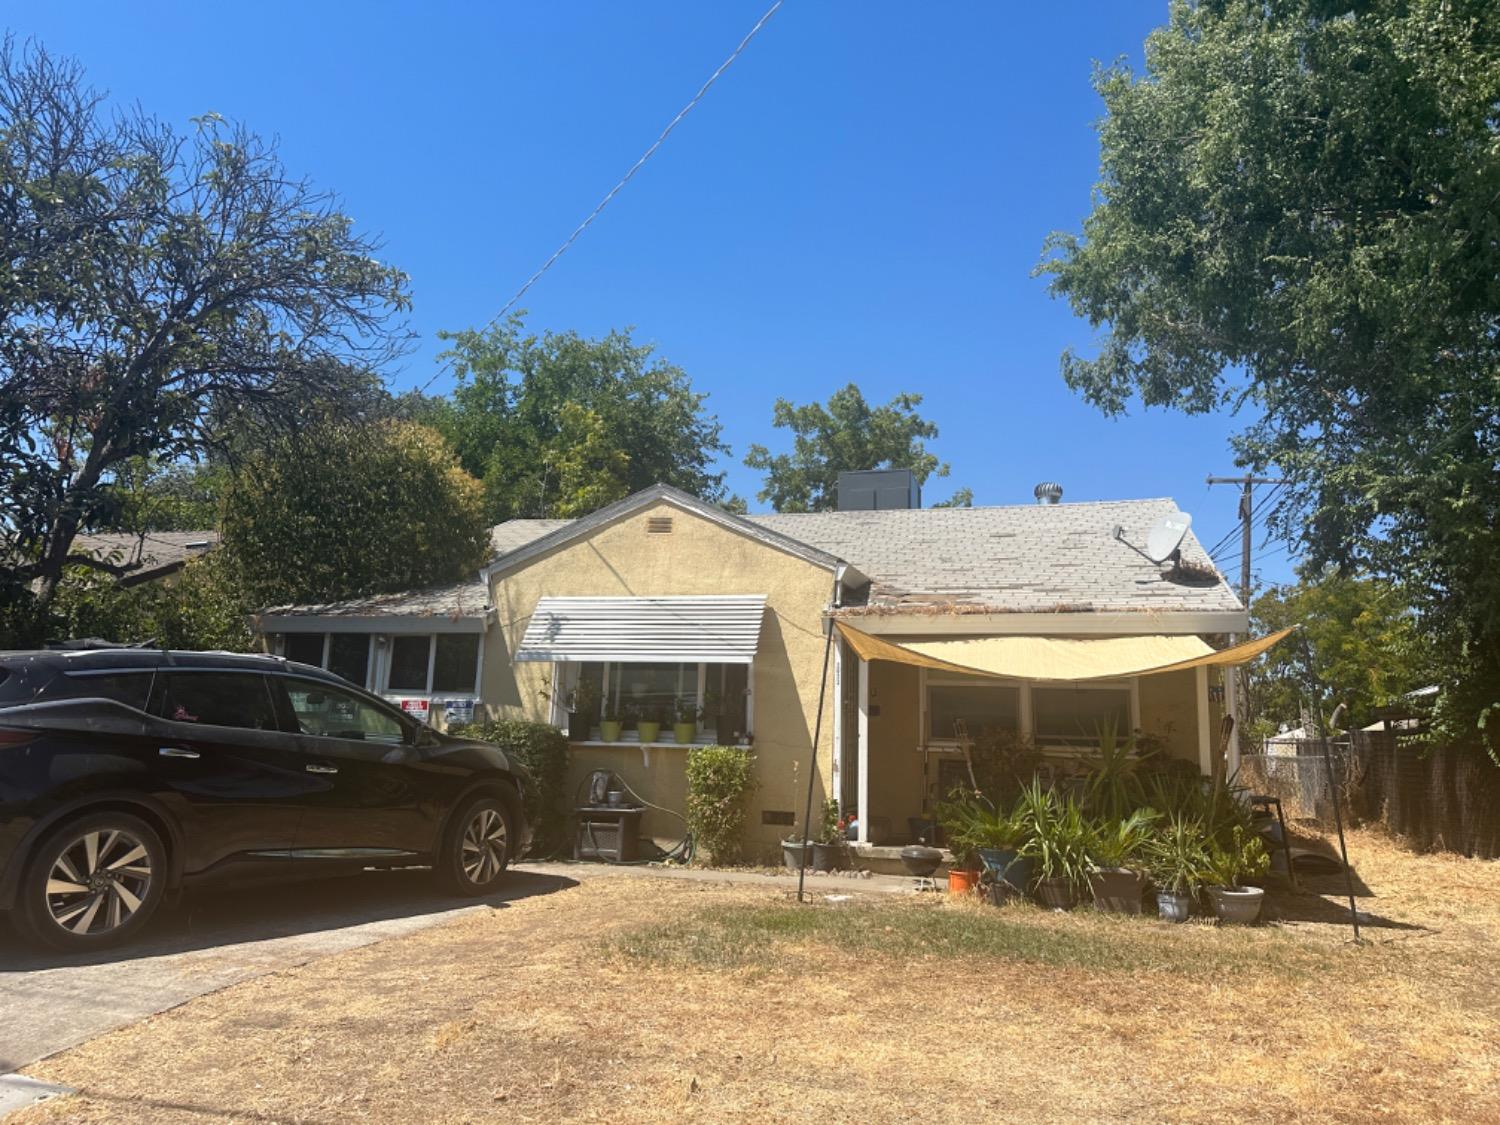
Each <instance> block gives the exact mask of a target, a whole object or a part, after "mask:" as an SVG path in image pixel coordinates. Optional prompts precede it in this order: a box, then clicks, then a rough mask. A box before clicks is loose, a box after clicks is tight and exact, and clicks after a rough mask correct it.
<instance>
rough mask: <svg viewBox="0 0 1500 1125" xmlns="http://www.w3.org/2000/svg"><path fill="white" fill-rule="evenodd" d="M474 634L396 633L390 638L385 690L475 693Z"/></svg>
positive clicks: (477, 639) (476, 659)
mask: <svg viewBox="0 0 1500 1125" xmlns="http://www.w3.org/2000/svg"><path fill="white" fill-rule="evenodd" d="M482 639H483V638H482V637H481V636H480V635H479V634H478V633H398V634H397V635H395V636H393V637H392V638H391V655H390V666H389V668H388V669H387V671H386V677H385V690H386V691H388V692H417V693H420V694H422V695H434V694H436V695H477V694H479V645H480V642H481V640H482Z"/></svg>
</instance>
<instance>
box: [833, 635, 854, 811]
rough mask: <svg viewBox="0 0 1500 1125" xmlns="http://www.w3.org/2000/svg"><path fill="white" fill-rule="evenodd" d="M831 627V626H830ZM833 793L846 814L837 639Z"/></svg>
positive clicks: (841, 679)
mask: <svg viewBox="0 0 1500 1125" xmlns="http://www.w3.org/2000/svg"><path fill="white" fill-rule="evenodd" d="M830 627H831V626H830ZM832 784H833V792H832V793H831V794H830V796H832V797H833V798H834V799H835V800H837V801H838V803H839V811H840V812H844V813H847V812H848V811H849V810H848V809H845V808H844V807H843V806H844V646H843V645H842V644H840V643H839V641H838V638H836V637H835V638H834V642H833V782H832Z"/></svg>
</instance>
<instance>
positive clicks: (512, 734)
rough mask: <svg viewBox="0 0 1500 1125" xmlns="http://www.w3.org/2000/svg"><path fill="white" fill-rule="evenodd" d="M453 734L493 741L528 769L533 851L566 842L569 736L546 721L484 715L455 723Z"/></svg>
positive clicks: (552, 848) (542, 852) (552, 852)
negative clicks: (473, 719)
mask: <svg viewBox="0 0 1500 1125" xmlns="http://www.w3.org/2000/svg"><path fill="white" fill-rule="evenodd" d="M451 733H453V734H458V735H462V736H463V737H465V738H477V739H479V740H481V741H483V742H493V743H494V744H495V745H496V746H499V747H500V748H501V749H502V750H504V751H505V752H506V753H507V754H513V755H514V756H515V757H516V758H517V759H518V760H519V761H520V762H521V764H522V765H524V766H525V767H526V768H527V769H528V770H529V771H530V772H531V778H532V781H533V784H532V785H531V786H530V787H529V788H528V789H527V791H526V817H527V819H528V820H530V821H531V824H532V827H533V830H534V832H533V835H532V839H531V852H530V854H532V855H540V856H548V855H555V854H556V853H557V852H559V851H561V850H562V849H563V848H564V847H565V846H566V845H567V843H568V792H567V788H568V737H567V735H565V734H564V733H563V732H562V731H560V730H558V729H557V728H556V727H554V726H551V725H549V724H547V723H528V722H525V721H523V720H521V719H485V720H481V721H480V722H476V723H466V724H464V725H463V726H459V727H454V728H453V730H452V732H451Z"/></svg>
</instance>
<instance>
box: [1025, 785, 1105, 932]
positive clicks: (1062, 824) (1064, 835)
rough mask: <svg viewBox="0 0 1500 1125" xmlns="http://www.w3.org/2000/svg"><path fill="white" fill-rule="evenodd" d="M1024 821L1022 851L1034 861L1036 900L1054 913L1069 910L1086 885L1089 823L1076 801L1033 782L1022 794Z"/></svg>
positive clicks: (1076, 903)
mask: <svg viewBox="0 0 1500 1125" xmlns="http://www.w3.org/2000/svg"><path fill="white" fill-rule="evenodd" d="M1019 807H1020V810H1021V812H1022V815H1024V816H1025V818H1026V825H1027V829H1028V830H1027V833H1026V842H1025V844H1024V845H1023V848H1022V850H1023V852H1024V853H1025V854H1026V855H1029V856H1030V857H1031V858H1032V859H1033V860H1035V862H1036V874H1037V884H1036V893H1037V898H1038V899H1039V900H1040V901H1041V903H1042V905H1044V906H1050V907H1051V908H1052V909H1054V910H1071V909H1072V908H1073V907H1075V906H1077V905H1078V899H1079V897H1080V895H1081V894H1082V892H1083V891H1084V890H1085V889H1086V888H1087V886H1088V851H1087V848H1088V838H1089V832H1088V822H1087V821H1086V820H1085V819H1084V816H1083V810H1082V809H1081V808H1080V807H1079V806H1078V802H1077V801H1076V800H1074V799H1073V797H1071V796H1069V797H1067V798H1066V799H1062V798H1059V797H1058V796H1057V794H1056V793H1054V792H1053V791H1052V790H1050V789H1043V788H1042V785H1041V782H1039V781H1036V780H1033V781H1032V782H1031V784H1030V786H1029V787H1027V788H1026V789H1025V790H1023V791H1022V794H1021V801H1020V806H1019Z"/></svg>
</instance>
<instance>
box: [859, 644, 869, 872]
mask: <svg viewBox="0 0 1500 1125" xmlns="http://www.w3.org/2000/svg"><path fill="white" fill-rule="evenodd" d="M869 842H870V662H869V661H868V660H861V661H860V662H859V838H858V840H857V841H856V843H858V844H859V845H860V846H861V847H863V846H864V845H866V844H868V843H869Z"/></svg>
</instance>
